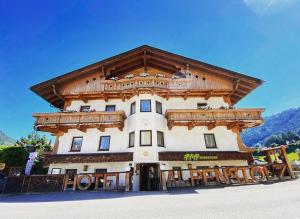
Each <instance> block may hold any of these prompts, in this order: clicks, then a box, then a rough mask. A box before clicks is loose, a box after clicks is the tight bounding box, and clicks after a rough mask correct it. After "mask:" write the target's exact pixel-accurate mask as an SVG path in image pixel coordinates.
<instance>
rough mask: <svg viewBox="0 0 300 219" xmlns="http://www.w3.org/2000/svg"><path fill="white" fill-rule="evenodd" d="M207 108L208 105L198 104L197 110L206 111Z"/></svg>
mask: <svg viewBox="0 0 300 219" xmlns="http://www.w3.org/2000/svg"><path fill="white" fill-rule="evenodd" d="M205 107H207V103H197V109H204V108H205Z"/></svg>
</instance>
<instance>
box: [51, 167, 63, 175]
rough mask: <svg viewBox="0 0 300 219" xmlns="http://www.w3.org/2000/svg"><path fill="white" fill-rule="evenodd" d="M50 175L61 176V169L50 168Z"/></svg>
mask: <svg viewBox="0 0 300 219" xmlns="http://www.w3.org/2000/svg"><path fill="white" fill-rule="evenodd" d="M51 174H61V168H52V170H51Z"/></svg>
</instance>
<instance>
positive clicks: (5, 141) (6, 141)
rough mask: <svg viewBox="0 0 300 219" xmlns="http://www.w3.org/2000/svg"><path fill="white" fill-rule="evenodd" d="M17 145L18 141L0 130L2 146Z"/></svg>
mask: <svg viewBox="0 0 300 219" xmlns="http://www.w3.org/2000/svg"><path fill="white" fill-rule="evenodd" d="M15 143H16V140H14V139H12V138H11V137H9V136H7V135H6V134H5V133H4V132H2V131H1V130H0V145H13V144H15Z"/></svg>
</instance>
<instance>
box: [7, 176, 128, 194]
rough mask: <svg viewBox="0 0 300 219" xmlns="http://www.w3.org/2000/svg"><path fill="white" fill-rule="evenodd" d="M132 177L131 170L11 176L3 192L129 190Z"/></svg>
mask: <svg viewBox="0 0 300 219" xmlns="http://www.w3.org/2000/svg"><path fill="white" fill-rule="evenodd" d="M130 178H131V172H109V173H85V174H75V175H64V174H55V175H54V174H53V175H31V176H9V177H7V180H6V182H5V185H4V188H3V191H2V193H35V192H37V193H39V192H63V191H66V190H73V191H74V190H88V189H89V190H91V189H93V190H124V191H129V190H130V187H131V180H130Z"/></svg>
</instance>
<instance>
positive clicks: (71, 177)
mask: <svg viewBox="0 0 300 219" xmlns="http://www.w3.org/2000/svg"><path fill="white" fill-rule="evenodd" d="M66 174H67V175H69V181H74V178H75V175H76V174H77V169H66Z"/></svg>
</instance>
